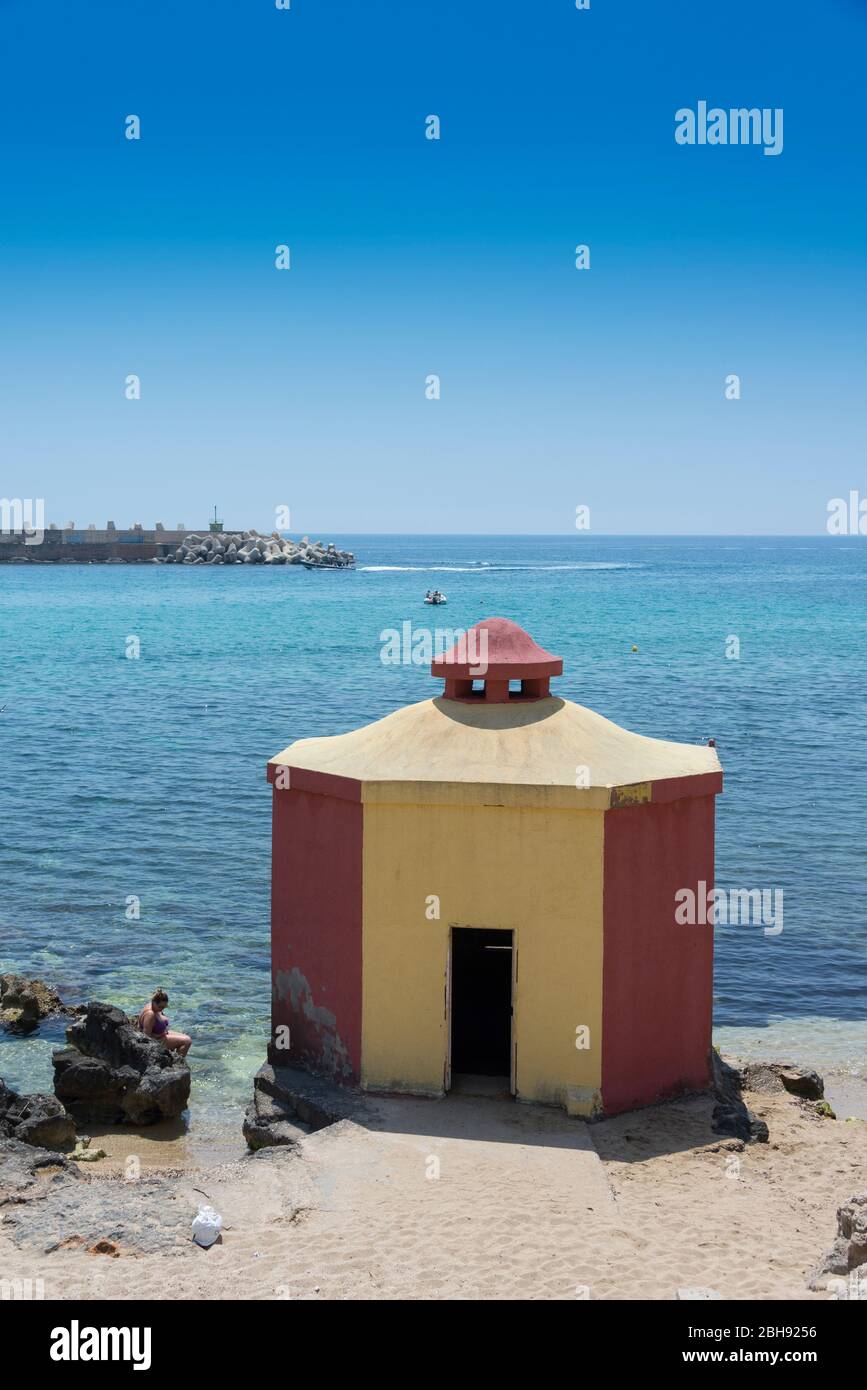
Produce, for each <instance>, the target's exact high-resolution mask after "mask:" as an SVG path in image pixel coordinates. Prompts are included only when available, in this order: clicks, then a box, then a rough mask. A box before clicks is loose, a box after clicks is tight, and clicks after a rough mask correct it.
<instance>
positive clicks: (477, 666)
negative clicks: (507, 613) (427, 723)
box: [430, 618, 563, 704]
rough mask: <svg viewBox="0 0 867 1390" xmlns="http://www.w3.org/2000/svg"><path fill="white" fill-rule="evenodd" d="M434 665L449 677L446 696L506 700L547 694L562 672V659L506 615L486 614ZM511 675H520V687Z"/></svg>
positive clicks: (516, 677)
mask: <svg viewBox="0 0 867 1390" xmlns="http://www.w3.org/2000/svg"><path fill="white" fill-rule="evenodd" d="M430 670H431V675H432V676H439V677H441V678H442V679H443V680H444V681H445V683H446V685H445V690H444V692H443V693H444V696H445V698H446V699H447V700H473V701H477V700H483V701H485V702H486V703H488V704H505V703H506V702H507V701H509V700H544V699H546V698H547V696H548V695H550V693H551V692H550V688H549V687H550V682H551V677H552V676H561V675H562V674H563V659H562V657H559V656H552V655H551V653H550V652H546V651H545V650H544V648H542V647H540V646H539V645H538V643H537V642H534V640H533V638H532V637H531V636H530V634H529V632H525V631H524V629H523V628H522V627H519V626H518V624H517V623H513V622H510V620H509V619H508V618H483V619H482V621H481V622H480V623H476V624H475V626H474V627H471V628H470V629H469V630H468V631H467V632H466V633H465V634H464V636H463V637H461V638H460V639H459V640H458V641H457V642H456V643H455V645H454V646H453V647H452V649H451V651H449V652H446V653H445V654H444V655H443V656H441V657H439V658H438V659H437V660H436V661H432V662H431V668H430ZM512 681H519V682H520V688H519V689H517V690H513V689H511V682H512ZM477 682H478V684H477Z"/></svg>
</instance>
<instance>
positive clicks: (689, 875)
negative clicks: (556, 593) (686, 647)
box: [268, 618, 722, 1116]
mask: <svg viewBox="0 0 867 1390" xmlns="http://www.w3.org/2000/svg"><path fill="white" fill-rule="evenodd" d="M562 669H563V663H562V661H561V660H560V659H559V658H558V657H554V656H552V655H551V654H550V653H548V652H546V651H543V650H542V648H541V647H539V646H538V645H537V644H536V642H535V641H534V640H533V639H532V637H530V636H529V635H528V634H527V633H526V632H524V631H523V630H522V629H521V628H520V627H518V626H517V625H516V624H515V623H512V622H509V621H508V620H507V619H504V618H487V619H484V620H483V621H482V622H481V623H478V624H476V626H475V628H472V629H470V632H469V633H468V634H467V635H466V638H465V639H462V640H461V641H459V642H458V644H457V645H456V647H455V648H454V649H453V650H452V651H451V652H449V653H448V654H447V655H445V656H444V657H442V659H440V660H435V661H434V662H433V664H432V666H431V672H432V675H433V676H434V677H437V678H441V679H443V680H444V681H445V687H444V689H443V690H441V692H439V693H437V694H436V695H435V697H434V698H433V699H429V700H425V701H423V702H422V703H420V704H413V705H408V706H406V707H405V708H403V709H399V710H397V711H395V712H394V713H393V714H390V715H387V716H386V718H384V719H379V720H377V721H376V722H375V723H373V724H368V725H366V726H364V727H363V728H360V729H356V730H355V731H353V732H352V733H348V734H339V735H337V736H334V737H325V738H311V739H301V740H299V741H298V742H296V743H293V744H290V746H289V747H288V748H286V749H284V751H283V752H282V753H279V754H278V755H277V756H276V757H275V758H273V759H272V760H271V761H270V763H269V764H268V777H269V781H270V782H271V783H272V787H273V832H272V833H273V866H272V922H271V969H272V1000H273V1003H272V1025H273V1030H274V1032H273V1034H272V1039H274V1038H277V1037H279V1038H280V1044H279V1048H280V1050H279V1052H278V1053H277V1055H274V1054H272V1055H274V1060H282V1061H286V1062H293V1063H296V1064H300V1065H302V1066H304V1067H307V1068H308V1069H309V1070H311V1071H313V1072H315V1073H317V1074H319V1075H322V1076H326V1077H329V1078H331V1079H333V1080H336V1081H338V1082H341V1083H344V1084H348V1085H355V1086H360V1087H362V1088H365V1089H368V1090H373V1091H386V1092H408V1093H412V1094H418V1095H424V1096H441V1095H442V1094H443V1093H444V1092H446V1091H449V1090H451V1089H464V1090H473V1089H476V1090H482V1091H484V1090H488V1091H491V1092H493V1093H497V1092H502V1093H506V1092H510V1093H511V1094H512V1095H513V1096H515V1098H516V1099H518V1100H522V1101H536V1102H542V1103H547V1104H554V1105H560V1106H564V1107H565V1108H566V1109H567V1110H568V1111H569V1112H570V1113H571V1114H576V1115H586V1116H592V1115H598V1114H616V1113H617V1112H618V1111H623V1110H628V1109H631V1108H633V1107H635V1106H640V1105H646V1104H649V1103H651V1102H653V1101H655V1100H658V1099H660V1098H663V1097H665V1096H670V1095H674V1094H677V1093H678V1092H680V1091H684V1090H691V1089H702V1088H704V1087H705V1086H706V1085H707V1084H708V1079H709V1077H708V1066H709V1063H708V1057H709V1051H710V1045H711V1012H712V983H713V928H712V927H711V926H709V925H694V926H692V925H681V924H680V923H678V922H677V921H676V918H675V909H676V905H677V904H676V897H675V895H676V894H677V892H678V890H681V889H684V888H691V889H692V890H693V891H694V892H700V891H701V890H700V889H699V885H700V884H704V885H705V886H706V888H707V889H710V888H712V887H713V881H714V798H715V797H716V795H717V793H718V792H719V791H721V789H722V772H721V770H720V765H719V762H718V759H717V755H716V751H715V749H714V748H712V747H705V746H694V745H691V744H681V743H672V742H667V741H663V740H661V739H654V738H647V737H645V736H643V735H641V734H635V733H630V732H629V731H627V730H626V729H622V728H620V727H619V726H618V725H616V724H613V723H612V722H611V721H610V720H608V719H605V718H603V717H602V716H601V715H599V714H595V713H594V712H593V711H592V710H589V709H585V708H584V707H583V706H581V705H577V704H573V703H572V702H571V701H569V700H564V699H561V698H559V697H558V696H556V695H552V694H551V693H550V681H551V678H552V677H556V676H557V675H559V674H561V673H562ZM287 1029H288V1032H287ZM277 1030H280V1032H279V1033H278V1031H277ZM272 1045H273V1043H272Z"/></svg>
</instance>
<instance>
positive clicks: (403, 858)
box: [362, 802, 604, 1113]
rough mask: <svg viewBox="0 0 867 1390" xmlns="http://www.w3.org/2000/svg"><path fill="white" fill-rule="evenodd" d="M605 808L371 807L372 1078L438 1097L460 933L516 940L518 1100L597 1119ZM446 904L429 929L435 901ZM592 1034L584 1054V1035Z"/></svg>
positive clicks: (368, 994)
mask: <svg viewBox="0 0 867 1390" xmlns="http://www.w3.org/2000/svg"><path fill="white" fill-rule="evenodd" d="M603 820H604V814H603V812H602V811H577V810H553V811H552V810H547V811H542V810H533V809H527V808H519V807H515V806H508V805H505V806H502V805H501V806H484V805H481V806H449V805H425V806H416V805H394V804H382V803H373V802H366V803H365V806H364V850H363V863H364V872H363V885H364V918H363V958H364V967H363V979H364V988H363V1017H362V1082H363V1084H364V1085H365V1086H367V1087H370V1088H373V1089H381V1090H412V1091H417V1092H421V1093H428V1094H440V1093H441V1091H442V1086H443V1071H444V1064H445V1057H446V1042H447V1028H446V1019H445V982H446V968H447V957H448V944H449V934H450V928H451V927H453V926H456V927H488V928H505V929H507V930H512V931H514V932H515V941H516V945H517V953H518V957H517V959H518V984H517V995H516V1009H515V1028H516V1032H517V1041H518V1056H517V1092H518V1097H519V1099H523V1100H536V1101H545V1102H552V1103H559V1104H565V1105H566V1106H567V1108H568V1109H570V1110H572V1111H574V1112H575V1113H590V1112H591V1111H592V1109H593V1107H594V1103H595V1093H596V1092H597V1091H598V1089H599V1086H600V1070H601V1043H602V855H603ZM432 894H436V895H437V896H438V897H439V899H440V911H441V915H440V919H439V920H438V921H436V920H433V921H432V920H429V919H428V918H427V917H426V915H425V912H426V900H427V899H428V897H429V896H430V895H432ZM579 1024H583V1025H587V1026H588V1027H589V1028H590V1038H591V1044H592V1045H591V1048H590V1050H588V1051H578V1050H577V1049H576V1047H575V1029H576V1026H577V1025H579Z"/></svg>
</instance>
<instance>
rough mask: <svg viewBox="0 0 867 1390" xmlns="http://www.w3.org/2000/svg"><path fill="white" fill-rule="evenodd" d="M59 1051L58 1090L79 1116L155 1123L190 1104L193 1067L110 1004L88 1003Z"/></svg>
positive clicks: (56, 1065)
mask: <svg viewBox="0 0 867 1390" xmlns="http://www.w3.org/2000/svg"><path fill="white" fill-rule="evenodd" d="M66 1037H67V1041H68V1042H69V1044H70V1046H69V1047H65V1048H60V1049H59V1050H58V1051H56V1052H55V1053H54V1090H55V1093H56V1095H57V1096H58V1098H59V1099H60V1100H62V1101H63V1103H64V1105H65V1106H66V1107H67V1109H68V1110H69V1111H70V1112H71V1113H72V1115H74V1116H75V1118H76V1119H78V1120H87V1121H97V1122H100V1123H103V1124H137V1125H147V1124H154V1123H156V1121H158V1120H162V1119H172V1118H174V1117H175V1116H177V1115H180V1114H181V1113H182V1111H183V1110H185V1109H186V1106H187V1102H188V1100H189V1096H190V1069H189V1067H188V1066H187V1064H186V1062H184V1061H183V1060H182V1059H181V1058H180V1057H179V1056H178V1055H177V1054H176V1053H174V1052H171V1051H170V1050H169V1049H168V1048H167V1047H166V1046H165V1044H164V1043H161V1042H155V1041H154V1040H153V1039H152V1038H148V1037H146V1036H145V1034H144V1033H141V1032H139V1030H138V1029H137V1028H136V1027H135V1026H134V1025H133V1024H132V1023H131V1021H130V1020H129V1019H128V1018H127V1016H126V1014H125V1013H123V1012H122V1010H120V1009H116V1008H114V1007H113V1006H112V1005H111V1004H103V1003H92V1004H88V1005H87V1008H86V1011H85V1014H84V1016H83V1017H82V1018H81V1019H79V1020H78V1021H77V1022H76V1023H73V1024H72V1025H71V1027H69V1028H68V1029H67V1030H66Z"/></svg>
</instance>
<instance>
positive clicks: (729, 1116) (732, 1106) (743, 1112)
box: [710, 1047, 770, 1144]
mask: <svg viewBox="0 0 867 1390" xmlns="http://www.w3.org/2000/svg"><path fill="white" fill-rule="evenodd" d="M710 1060H711V1084H712V1087H713V1090H714V1093H715V1095H716V1097H717V1104H716V1105H715V1106H714V1108H713V1113H712V1115H711V1129H712V1130H713V1132H714V1134H723V1135H727V1136H728V1137H730V1138H732V1139H743V1140H744V1142H745V1143H750V1142H751V1141H753V1142H756V1143H759V1144H767V1142H768V1139H769V1137H770V1135H769V1131H768V1126H767V1125H766V1124H765V1121H764V1120H760V1119H759V1118H758V1116H757V1115H754V1114H753V1112H752V1110H748V1109H747V1107H746V1105H745V1104H744V1102H743V1100H742V1099H741V1088H742V1086H743V1085H744V1073H743V1072H740V1071H738V1070H737V1068H736V1067H732V1066H729V1064H728V1062H724V1061H723V1059H722V1057H721V1056H720V1054H719V1053H718V1052H717V1050H716V1048H715V1047H712V1048H711V1052H710Z"/></svg>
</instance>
